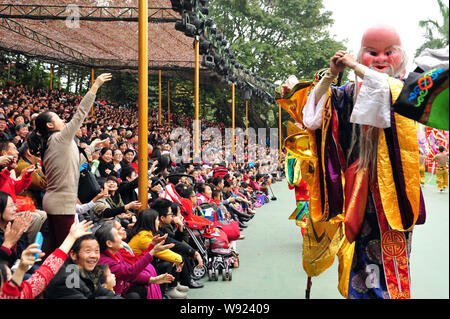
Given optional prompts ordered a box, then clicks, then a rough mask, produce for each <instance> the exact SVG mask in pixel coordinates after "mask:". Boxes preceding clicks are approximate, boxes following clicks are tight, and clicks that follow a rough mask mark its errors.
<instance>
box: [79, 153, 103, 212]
mask: <svg viewBox="0 0 450 319" xmlns="http://www.w3.org/2000/svg"><path fill="white" fill-rule="evenodd" d="M79 150H80V153H82V154H83V155H84V156H85V157H86V159H87V156H86V153H85V151H84V150H83V149H82V148H79ZM101 191H102V189H101V187H100V185H99V183H98V182H97V179H96V178H95V176H94V174H92V173H91V171H90V170H89V165H88V166H87V168H85V169H83V170H81V171H80V180H79V181H78V199H79V200H80V202H81V203H82V204H86V203H89V202H90V201H91V200H92V199H93V198H94V197H95V196H96V195H97V194H98V193H100V192H101Z"/></svg>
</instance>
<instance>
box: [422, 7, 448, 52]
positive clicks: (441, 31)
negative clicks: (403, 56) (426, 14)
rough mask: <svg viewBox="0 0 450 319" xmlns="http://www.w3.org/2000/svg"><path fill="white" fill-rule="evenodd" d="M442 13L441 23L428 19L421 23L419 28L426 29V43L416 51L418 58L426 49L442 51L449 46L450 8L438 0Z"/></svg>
mask: <svg viewBox="0 0 450 319" xmlns="http://www.w3.org/2000/svg"><path fill="white" fill-rule="evenodd" d="M436 1H437V3H438V5H439V10H440V13H441V17H440V18H441V21H437V20H432V19H427V20H421V21H419V26H420V27H421V28H424V29H425V39H426V41H425V43H424V44H422V46H421V47H420V48H418V49H417V51H416V57H417V56H419V55H420V53H422V51H423V50H425V49H426V48H429V49H440V48H443V47H445V46H447V45H448V44H449V22H448V18H449V7H448V6H447V5H445V3H444V1H442V0H436Z"/></svg>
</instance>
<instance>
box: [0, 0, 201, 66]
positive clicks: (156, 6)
mask: <svg viewBox="0 0 450 319" xmlns="http://www.w3.org/2000/svg"><path fill="white" fill-rule="evenodd" d="M148 17H149V30H148V31H149V35H148V41H149V42H148V55H149V69H150V70H188V69H189V70H192V69H193V68H194V66H195V54H194V49H193V39H192V38H189V37H186V36H185V35H184V34H183V33H182V32H178V31H176V30H175V27H174V24H175V21H177V20H179V19H181V17H180V15H179V14H178V13H177V12H175V11H173V10H172V5H171V3H170V1H169V0H152V1H149V13H148ZM138 31H139V24H138V1H137V0H97V1H93V0H57V1H56V0H32V1H29V0H14V3H13V4H11V3H10V2H8V3H7V1H6V0H0V49H3V50H6V51H10V52H16V53H21V54H25V55H27V56H32V57H36V58H39V59H40V60H44V61H47V62H54V63H60V64H70V65H77V66H85V67H94V68H105V69H112V70H114V69H116V70H137V68H138Z"/></svg>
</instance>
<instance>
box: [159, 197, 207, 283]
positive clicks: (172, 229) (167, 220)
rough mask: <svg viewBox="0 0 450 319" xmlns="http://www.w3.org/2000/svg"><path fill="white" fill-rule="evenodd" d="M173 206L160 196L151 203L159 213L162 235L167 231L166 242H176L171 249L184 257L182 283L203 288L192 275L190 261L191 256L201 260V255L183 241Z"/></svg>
mask: <svg viewBox="0 0 450 319" xmlns="http://www.w3.org/2000/svg"><path fill="white" fill-rule="evenodd" d="M171 206H172V202H171V201H170V200H168V199H164V198H158V199H156V200H155V201H153V202H152V204H151V208H152V209H154V210H156V211H157V212H158V214H159V233H160V235H161V236H163V235H165V234H166V233H167V234H168V236H167V239H166V243H168V244H172V243H173V244H175V246H174V247H173V248H171V250H172V251H174V252H176V253H178V254H180V255H181V256H182V257H183V263H184V266H183V268H182V270H181V274H180V283H181V285H183V286H188V287H189V288H202V287H203V284H201V283H199V282H196V281H195V280H194V279H193V278H192V277H191V274H192V267H193V266H192V264H191V261H190V258H195V259H197V260H199V261H201V260H202V259H201V256H200V254H199V253H198V252H197V251H196V250H195V249H193V248H192V247H191V246H189V245H188V244H186V243H185V242H184V241H183V236H184V234H183V232H181V231H179V229H177V228H178V227H179V226H180V225H179V224H178V225H177V224H175V223H173V219H174V217H173V213H172V209H171ZM176 220H177V219H176ZM178 221H179V220H178ZM179 222H180V221H179Z"/></svg>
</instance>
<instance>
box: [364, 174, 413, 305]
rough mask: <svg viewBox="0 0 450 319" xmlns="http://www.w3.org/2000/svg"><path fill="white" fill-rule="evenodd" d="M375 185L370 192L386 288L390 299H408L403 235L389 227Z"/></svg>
mask: <svg viewBox="0 0 450 319" xmlns="http://www.w3.org/2000/svg"><path fill="white" fill-rule="evenodd" d="M377 184H378V183H377V182H375V183H373V184H372V187H371V191H372V195H373V199H374V202H375V207H376V211H377V218H378V225H379V227H380V234H381V251H382V256H383V266H384V274H385V277H386V287H387V289H388V292H389V296H390V298H391V299H410V298H411V289H410V279H409V261H408V259H409V252H408V245H407V241H406V237H405V233H404V232H401V231H398V230H394V229H392V228H391V227H390V226H389V223H388V221H387V219H386V215H385V212H384V211H383V206H382V205H381V198H380V189H379V187H378V186H377Z"/></svg>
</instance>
